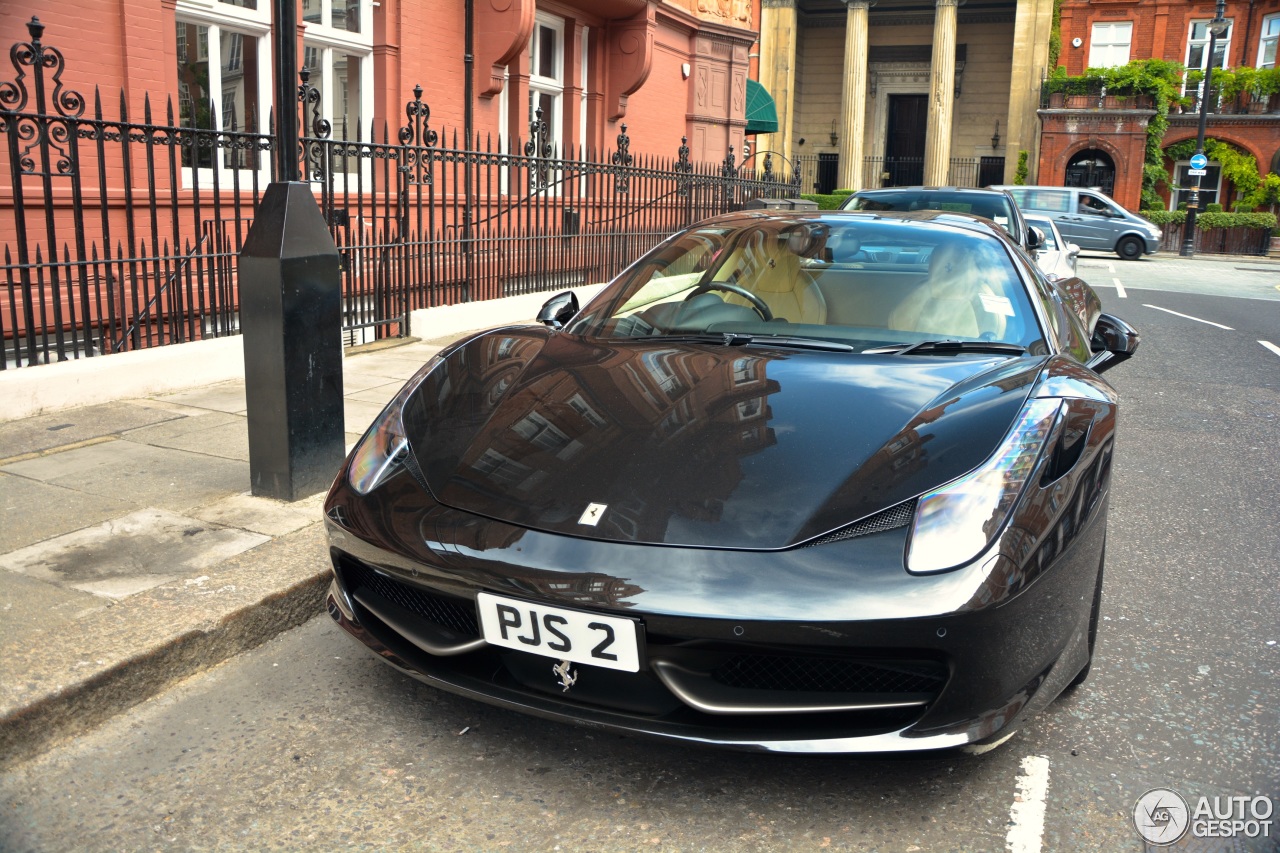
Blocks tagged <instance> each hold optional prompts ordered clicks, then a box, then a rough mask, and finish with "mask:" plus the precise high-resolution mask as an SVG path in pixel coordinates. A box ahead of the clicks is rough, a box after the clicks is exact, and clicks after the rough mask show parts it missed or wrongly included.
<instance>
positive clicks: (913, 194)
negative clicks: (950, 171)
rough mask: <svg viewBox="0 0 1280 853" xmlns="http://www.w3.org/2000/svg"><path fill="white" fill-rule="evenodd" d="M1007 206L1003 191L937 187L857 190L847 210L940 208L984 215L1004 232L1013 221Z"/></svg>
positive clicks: (946, 210) (951, 211) (954, 211)
mask: <svg viewBox="0 0 1280 853" xmlns="http://www.w3.org/2000/svg"><path fill="white" fill-rule="evenodd" d="M1009 207H1010V203H1009V199H1008V198H1006V197H1005V195H1004V193H998V192H967V191H964V190H955V191H951V190H937V189H928V190H919V189H915V190H910V189H901V190H885V191H881V192H869V193H866V194H862V193H859V194H858V195H856V196H854V198H853V201H852V203H851V204H850V205H849V209H850V210H940V211H944V212H947V213H968V214H970V215H972V216H983V217H986V218H987V219H990V220H991V221H992V222H994V223H996V224H997V225H999V226H1000V227H1002V228H1004V229H1005V230H1006V231H1009V230H1010V228H1011V227H1012V225H1011V223H1012V222H1013V216H1012V214H1011V213H1010V211H1009ZM1010 233H1012V232H1010Z"/></svg>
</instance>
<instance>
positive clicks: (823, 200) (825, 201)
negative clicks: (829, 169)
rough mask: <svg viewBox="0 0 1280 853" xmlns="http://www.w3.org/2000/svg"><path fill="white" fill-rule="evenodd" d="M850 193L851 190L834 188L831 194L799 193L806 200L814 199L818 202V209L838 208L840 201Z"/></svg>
mask: <svg viewBox="0 0 1280 853" xmlns="http://www.w3.org/2000/svg"><path fill="white" fill-rule="evenodd" d="M851 195H853V190H836V191H835V192H834V193H832V194H831V195H824V194H819V193H801V194H800V198H803V199H806V200H808V201H816V202H817V203H818V210H839V209H840V203H841V202H843V201H844V200H845V199H846V198H848V197H849V196H851Z"/></svg>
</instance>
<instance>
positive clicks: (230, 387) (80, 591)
mask: <svg viewBox="0 0 1280 853" xmlns="http://www.w3.org/2000/svg"><path fill="white" fill-rule="evenodd" d="M447 342H448V340H447V339H445V340H437V341H433V342H430V343H428V342H422V341H413V342H409V343H405V344H403V345H399V346H394V347H389V348H382V349H377V350H375V351H369V352H362V353H358V354H351V355H348V357H347V358H346V359H345V362H344V370H343V389H344V391H345V396H346V401H345V407H344V408H345V424H346V426H347V428H348V429H349V430H351V431H350V432H348V433H347V442H348V445H350V444H351V443H353V442H354V441H356V440H357V439H358V438H359V434H360V432H361V431H363V429H364V427H365V426H366V425H368V424H369V423H370V422H371V421H372V420H373V418H374V417H375V416H376V415H377V413H378V412H379V411H381V409H382V407H383V405H385V403H386V402H387V401H388V400H390V398H391V397H392V396H393V395H394V394H395V392H396V391H397V390H399V388H400V386H401V385H403V384H404V382H405V380H406V379H408V378H409V376H411V375H412V374H413V372H414V371H415V370H417V369H418V367H420V366H421V365H422V363H423V362H424V361H425V360H426V359H427V358H429V357H430V356H431V355H432V354H433V353H435V352H437V351H438V350H439V349H440V346H441V345H443V344H444V343H447ZM24 369H26V368H24ZM31 369H34V370H40V369H41V368H39V367H37V368H31ZM248 459H249V445H248V430H247V422H246V418H245V392H244V382H243V380H235V381H230V382H222V383H218V384H213V385H208V386H205V387H200V388H194V389H191V390H187V391H182V392H178V393H170V394H165V395H163V396H153V397H145V398H140V399H125V400H119V401H116V402H110V403H105V404H101V405H93V406H87V407H84V408H79V409H71V410H66V411H61V412H55V413H53V414H45V415H39V416H37V417H31V418H25V419H22V420H14V421H8V422H5V423H0V649H2V654H0V764H4V763H10V762H14V761H18V760H22V759H23V758H25V757H29V756H31V755H33V754H35V753H37V752H39V751H41V750H43V749H45V748H47V747H48V746H49V745H50V744H51V743H53V742H54V741H55V740H57V739H59V738H61V737H65V736H68V735H74V734H76V733H77V732H80V731H84V730H86V729H88V728H90V727H92V726H94V725H97V724H98V723H100V722H102V721H103V720H105V719H106V718H108V717H110V716H112V715H113V714H116V713H119V712H120V711H122V710H124V709H126V708H127V707H129V706H130V705H132V704H135V703H136V702H140V701H142V700H143V699H146V698H147V697H149V696H151V695H154V694H155V693H156V692H158V691H160V690H162V689H163V688H164V687H166V686H167V685H169V684H171V683H173V682H175V681H177V680H179V679H181V678H184V677H186V676H188V675H190V674H192V673H194V672H196V671H199V670H200V669H202V668H204V667H207V666H210V665H212V664H214V663H217V662H219V661H221V660H223V659H225V658H227V657H228V656H230V655H233V654H236V653H237V652H239V651H242V650H244V649H247V648H251V647H252V646H255V645H257V644H259V643H261V642H263V641H264V640H266V639H268V638H270V637H271V636H274V635H275V634H277V633H279V632H280V631H283V630H287V629H288V628H291V627H293V626H295V625H298V624H301V623H302V622H304V621H306V620H307V619H309V618H311V617H312V616H314V615H316V614H317V613H319V612H320V609H321V603H322V596H323V592H324V590H325V589H326V588H327V586H328V575H329V566H328V557H327V552H326V548H325V545H324V541H323V535H322V527H321V525H320V523H319V522H320V504H321V501H322V499H323V495H315V496H313V497H310V498H307V499H305V500H301V501H298V502H296V503H282V502H279V501H274V500H270V499H266V498H255V497H252V496H251V495H250V494H249V493H248V486H249V461H248ZM335 473H336V468H335Z"/></svg>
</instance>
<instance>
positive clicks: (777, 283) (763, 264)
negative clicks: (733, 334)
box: [721, 235, 827, 325]
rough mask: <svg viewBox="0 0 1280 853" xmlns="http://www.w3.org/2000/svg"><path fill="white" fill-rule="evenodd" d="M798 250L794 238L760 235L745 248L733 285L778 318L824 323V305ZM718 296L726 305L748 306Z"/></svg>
mask: <svg viewBox="0 0 1280 853" xmlns="http://www.w3.org/2000/svg"><path fill="white" fill-rule="evenodd" d="M799 248H800V247H798V246H797V245H796V240H795V239H794V238H790V239H789V238H782V239H779V238H777V237H772V236H766V235H760V239H757V240H753V241H752V242H751V243H750V244H749V245H748V246H746V247H744V249H743V251H742V257H741V258H740V259H739V261H740V263H739V264H738V265H737V266H736V268H735V276H734V278H733V283H735V284H737V285H738V286H739V287H743V288H746V289H747V290H749V291H751V292H752V293H754V294H755V295H756V296H758V297H760V300H761V301H762V302H764V304H765V305H768V306H769V311H770V312H772V313H773V316H774V317H775V318H777V319H781V320H789V321H790V322H792V323H814V324H820V325H821V324H826V322H827V302H826V300H825V299H823V297H822V291H821V290H819V289H818V286H817V285H816V284H814V282H813V278H812V277H811V276H810V275H809V273H808V272H807V271H805V269H804V268H803V265H802V263H801V255H800V254H799V253H798V251H797V250H798V249H799ZM721 295H722V296H723V297H724V300H725V302H730V303H733V304H735V305H750V304H751V303H750V302H748V301H747V300H745V299H743V298H742V297H741V296H736V295H734V294H732V293H723V292H722V294H721Z"/></svg>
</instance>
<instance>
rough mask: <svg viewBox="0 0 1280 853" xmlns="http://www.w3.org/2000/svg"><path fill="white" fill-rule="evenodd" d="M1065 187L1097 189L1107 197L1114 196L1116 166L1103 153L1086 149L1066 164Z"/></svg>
mask: <svg viewBox="0 0 1280 853" xmlns="http://www.w3.org/2000/svg"><path fill="white" fill-rule="evenodd" d="M1065 186H1068V187H1097V188H1098V189H1100V190H1102V191H1103V192H1104V193H1106V194H1107V195H1114V194H1115V188H1116V164H1115V163H1114V162H1112V160H1111V157H1110V156H1108V155H1107V153H1106V152H1105V151H1099V150H1098V149H1097V148H1086V149H1085V150H1083V151H1080V152H1078V153H1077V154H1076V155H1075V156H1073V157H1072V158H1071V161H1070V162H1069V163H1067V173H1066V179H1065Z"/></svg>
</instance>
